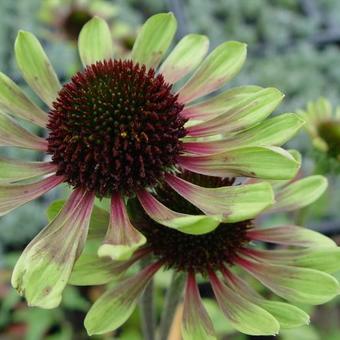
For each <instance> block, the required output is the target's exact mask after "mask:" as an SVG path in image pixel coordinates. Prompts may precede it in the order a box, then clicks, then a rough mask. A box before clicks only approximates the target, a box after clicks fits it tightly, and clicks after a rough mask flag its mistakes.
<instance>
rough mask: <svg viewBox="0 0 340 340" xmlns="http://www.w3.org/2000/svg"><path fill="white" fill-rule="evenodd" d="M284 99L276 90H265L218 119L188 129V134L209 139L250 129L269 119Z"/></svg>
mask: <svg viewBox="0 0 340 340" xmlns="http://www.w3.org/2000/svg"><path fill="white" fill-rule="evenodd" d="M282 98H283V94H282V93H281V92H280V91H279V90H277V89H275V88H267V89H263V90H261V91H259V92H257V93H255V94H252V95H249V96H248V98H246V99H245V100H244V101H243V102H242V103H240V104H239V105H236V106H235V107H232V108H230V109H229V110H226V111H224V112H223V113H222V114H220V115H218V116H217V117H215V118H212V119H210V120H206V121H204V122H202V123H199V124H196V125H193V126H190V127H188V128H187V134H188V136H192V137H207V136H213V135H217V134H221V133H231V132H236V131H242V130H245V129H249V128H250V127H252V126H254V125H255V124H257V123H259V122H261V121H262V120H264V119H265V118H267V117H268V116H269V115H270V114H271V113H272V112H273V111H274V110H275V108H276V107H277V106H278V105H279V103H280V102H281V101H282Z"/></svg>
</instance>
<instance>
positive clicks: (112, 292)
mask: <svg viewBox="0 0 340 340" xmlns="http://www.w3.org/2000/svg"><path fill="white" fill-rule="evenodd" d="M161 265H162V264H161V263H160V262H156V263H154V264H151V265H149V266H148V267H146V268H144V269H143V270H142V271H140V272H139V273H138V274H137V275H135V276H133V277H130V278H129V279H127V280H124V281H121V282H120V283H119V284H118V285H116V286H115V287H113V288H111V289H108V290H107V291H106V292H105V293H104V294H103V295H102V296H101V297H100V298H99V299H98V300H97V301H96V302H95V303H94V305H93V306H92V307H91V309H90V310H89V312H88V313H87V315H86V318H85V321H84V323H85V327H86V330H87V333H88V334H89V335H93V334H104V333H108V332H111V331H113V330H115V329H117V328H118V327H120V326H121V325H122V324H123V323H124V322H125V321H126V320H127V319H128V318H129V317H130V315H131V314H132V312H133V311H134V309H135V307H136V304H137V302H138V299H139V297H140V296H141V295H142V293H143V291H144V289H145V288H146V286H147V285H148V283H149V282H150V280H151V278H152V277H153V275H154V274H155V273H156V272H157V271H158V270H159V268H160V267H161Z"/></svg>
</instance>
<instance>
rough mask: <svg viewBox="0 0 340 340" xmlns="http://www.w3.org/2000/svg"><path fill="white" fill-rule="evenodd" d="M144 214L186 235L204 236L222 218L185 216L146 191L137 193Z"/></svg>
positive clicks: (214, 227)
mask: <svg viewBox="0 0 340 340" xmlns="http://www.w3.org/2000/svg"><path fill="white" fill-rule="evenodd" d="M137 197H138V199H139V202H140V203H141V205H142V206H143V208H144V210H145V211H146V213H147V214H148V215H149V216H150V217H151V218H152V219H153V220H155V221H156V222H158V223H160V224H162V225H164V226H166V227H169V228H173V229H176V230H178V231H181V232H183V233H187V234H193V235H200V234H206V233H209V232H210V231H212V230H214V229H216V228H217V226H218V225H219V224H220V222H221V220H222V216H205V215H186V214H182V213H178V212H176V211H173V210H171V209H169V208H167V207H166V206H165V205H163V204H162V203H161V202H159V201H158V200H157V199H156V198H155V197H154V196H152V195H151V194H150V193H149V192H147V191H140V192H138V193H137Z"/></svg>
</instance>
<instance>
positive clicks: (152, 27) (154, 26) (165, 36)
mask: <svg viewBox="0 0 340 340" xmlns="http://www.w3.org/2000/svg"><path fill="white" fill-rule="evenodd" d="M176 29H177V22H176V18H175V17H174V15H173V14H172V13H160V14H156V15H153V16H152V17H150V18H149V19H148V20H147V21H146V22H145V24H144V25H143V27H142V29H141V31H140V32H139V34H138V36H137V39H136V41H135V44H134V46H133V49H132V60H133V61H134V62H135V63H139V64H141V65H145V66H146V67H147V68H151V67H152V68H156V67H157V66H158V64H159V63H160V61H161V59H162V57H163V55H164V53H165V52H166V51H167V49H168V48H169V46H170V44H171V41H172V39H173V37H174V35H175V33H176Z"/></svg>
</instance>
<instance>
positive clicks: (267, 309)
mask: <svg viewBox="0 0 340 340" xmlns="http://www.w3.org/2000/svg"><path fill="white" fill-rule="evenodd" d="M188 176H189V177H191V176H190V175H189V174H185V177H188ZM194 178H195V181H197V182H199V183H200V184H201V185H203V184H204V185H208V186H210V187H211V186H215V185H216V178H214V179H212V181H210V178H209V177H205V176H200V177H197V176H194ZM194 178H191V180H192V181H194ZM326 186H327V182H326V180H325V178H323V177H322V176H310V177H307V178H304V179H301V180H298V181H295V182H293V183H290V184H286V185H284V186H282V185H281V187H280V188H279V189H278V190H277V194H276V197H277V203H275V204H274V205H273V206H272V207H271V208H270V210H268V211H267V212H268V213H271V212H274V211H289V210H292V209H293V206H295V208H296V209H298V208H301V207H303V206H305V205H307V204H308V203H310V202H311V201H314V200H315V199H317V198H318V197H320V195H321V194H322V193H323V192H324V191H325V189H326ZM167 190H170V188H167ZM303 196H307V197H308V201H303V200H302V199H301V197H303ZM169 197H170V199H169ZM158 198H159V199H160V200H162V199H163V193H161V192H160V193H159V197H158ZM309 198H311V199H309ZM165 200H166V201H167V203H168V204H170V206H174V207H179V206H181V208H182V209H184V210H187V211H189V210H195V209H197V208H196V207H194V206H192V205H190V204H188V203H187V202H186V201H185V200H184V199H183V198H181V197H180V196H177V194H174V195H173V196H169V195H166V196H165ZM170 201H171V203H170ZM131 203H132V205H133V207H131V213H133V215H134V216H135V217H134V218H133V221H134V225H135V226H136V227H137V228H139V230H142V231H143V233H144V234H145V235H146V237H147V243H146V244H145V245H144V246H143V247H142V248H141V249H140V250H138V251H137V252H136V253H135V254H134V255H133V257H132V258H131V259H130V260H129V261H126V262H119V263H117V262H116V263H114V264H111V265H110V264H107V265H105V266H107V267H106V268H107V269H106V270H107V271H111V274H116V275H121V274H123V273H125V272H126V271H127V269H128V268H129V267H130V266H131V265H133V264H134V263H136V262H138V261H139V260H140V259H143V258H144V257H146V256H150V255H151V256H152V258H153V262H152V263H151V264H150V265H147V266H146V267H144V268H143V269H142V270H141V271H140V272H139V273H137V274H135V276H133V277H129V278H121V279H120V282H118V284H116V285H115V286H113V287H112V288H109V289H108V290H107V292H105V293H104V294H103V295H102V297H100V298H99V299H98V300H97V301H96V302H95V304H94V305H93V307H92V308H91V309H90V311H89V313H88V315H87V317H86V319H85V326H86V328H87V330H88V332H89V334H101V333H105V332H108V331H112V330H114V329H116V328H118V327H119V326H121V325H122V324H123V323H124V322H125V321H126V320H127V318H128V317H129V315H131V313H132V311H133V309H134V306H135V305H136V303H137V301H138V298H139V297H140V295H141V294H142V292H143V290H144V288H145V287H146V286H147V284H148V282H149V281H150V279H151V278H152V277H153V276H154V275H155V274H156V272H157V271H159V269H160V268H163V269H165V270H170V269H171V270H173V271H175V272H178V273H182V274H185V276H186V288H185V293H184V312H183V321H182V336H183V338H184V339H202V340H203V339H210V338H211V339H214V338H215V334H214V330H213V323H212V321H211V320H210V318H209V316H208V314H207V312H206V310H205V309H204V306H203V304H202V302H201V299H200V295H199V290H198V285H197V278H198V277H202V276H203V278H205V279H208V280H209V282H210V284H211V286H212V289H213V292H214V295H215V298H216V300H217V303H218V305H219V307H220V309H221V312H222V313H223V314H224V315H225V316H226V318H227V319H228V320H229V322H230V324H231V325H232V326H234V327H235V328H236V329H237V330H238V331H240V332H243V333H246V334H251V335H272V334H277V333H278V332H279V329H280V327H281V328H292V327H298V326H301V325H303V324H306V323H308V322H309V317H308V315H307V314H306V313H305V312H304V311H302V310H301V309H299V308H298V307H296V306H295V305H294V303H305V304H311V305H317V304H322V303H325V302H327V301H328V300H330V299H332V298H333V297H334V296H336V295H337V294H338V292H339V285H338V282H337V281H336V279H335V278H334V277H332V276H331V275H329V274H328V273H331V272H333V271H336V270H338V269H339V261H338V260H339V256H340V249H339V248H338V247H336V244H335V243H334V242H333V241H332V240H331V239H329V238H327V237H325V236H323V235H322V234H319V233H317V232H315V231H311V230H308V229H305V228H302V227H298V226H294V225H284V226H278V227H270V228H261V227H259V226H258V225H257V223H256V221H254V220H246V221H242V222H234V223H221V224H220V225H219V226H218V227H217V228H216V229H215V230H213V231H211V232H210V233H207V234H204V235H188V234H185V233H182V232H180V231H178V230H173V229H171V228H163V227H162V226H161V225H159V224H157V223H155V222H154V221H152V220H151V219H150V218H149V217H148V216H147V215H146V214H145V213H143V209H142V208H141V207H138V205H139V203H138V202H136V201H134V202H131ZM267 243H271V244H272V245H276V247H271V250H267V249H266V248H265V247H264V245H265V244H267ZM235 269H236V270H235ZM104 271H105V270H104ZM241 271H242V272H243V273H241ZM92 274H93V277H96V276H97V279H98V282H97V284H99V283H104V282H107V278H105V277H104V276H103V267H102V268H101V269H99V270H97V271H94V272H92ZM246 274H249V275H250V276H252V277H254V278H255V279H257V280H258V281H259V282H261V283H262V284H263V285H264V286H266V287H267V288H268V289H269V290H271V291H272V292H273V293H275V294H276V295H278V296H279V297H281V298H283V299H284V300H287V302H284V301H277V300H275V301H274V300H269V299H266V298H264V297H263V296H261V294H259V293H258V292H257V291H256V290H255V289H254V288H252V286H251V285H250V284H249V283H248V282H247V280H246V279H245V278H244V277H245V275H246ZM74 280H75V283H78V284H85V282H86V279H85V280H83V278H82V277H81V273H80V272H79V270H78V268H77V265H76V268H75V272H74ZM92 283H95V282H93V281H92Z"/></svg>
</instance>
